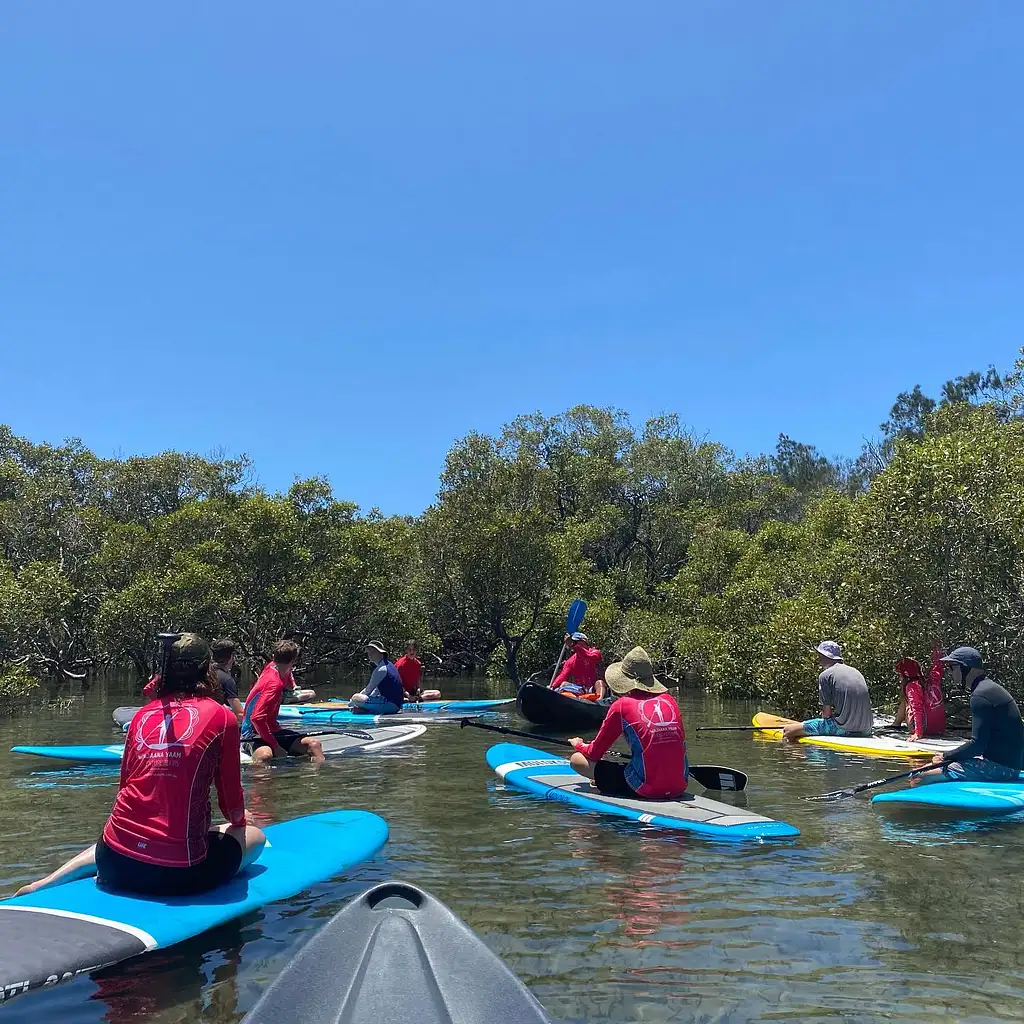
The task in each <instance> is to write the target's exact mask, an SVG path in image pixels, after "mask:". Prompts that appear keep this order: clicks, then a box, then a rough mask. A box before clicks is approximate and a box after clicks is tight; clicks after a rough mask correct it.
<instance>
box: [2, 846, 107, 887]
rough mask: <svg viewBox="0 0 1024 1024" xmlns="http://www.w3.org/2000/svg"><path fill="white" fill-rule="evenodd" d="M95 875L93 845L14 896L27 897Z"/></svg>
mask: <svg viewBox="0 0 1024 1024" xmlns="http://www.w3.org/2000/svg"><path fill="white" fill-rule="evenodd" d="M95 874H96V845H95V843H94V844H93V845H92V846H90V847H88V848H87V849H85V850H83V851H82V852H81V853H76V854H75V856H74V857H72V858H71V860H69V861H68V862H67V863H66V864H62V865H61V866H60V867H59V868H57V870H56V871H53V872H51V873H50V874H49V875H47V876H46V877H45V878H40V879H39V880H38V881H37V882H29V884H28V885H23V886H22V887H21V888H20V889H19V890H18V891H17V892H16V893H15V894H14V895H15V896H27V895H28V894H29V893H30V892H38V890H40V889H48V888H49V887H50V886H52V885H62V884H63V883H64V882H73V881H74V880H75V879H76V878H88V877H89V876H90V875H95Z"/></svg>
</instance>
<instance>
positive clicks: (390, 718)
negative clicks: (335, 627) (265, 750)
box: [113, 704, 493, 729]
mask: <svg viewBox="0 0 1024 1024" xmlns="http://www.w3.org/2000/svg"><path fill="white" fill-rule="evenodd" d="M138 710H139V709H138V708H116V709H115V711H114V714H113V718H114V721H115V722H116V723H117V724H118V725H119V726H121V728H122V729H124V728H126V727H127V726H128V724H129V723H130V722H131V720H132V718H134V717H135V712H136V711H138ZM492 713H493V712H481V711H469V712H461V713H459V714H456V713H449V712H444V711H424V712H418V711H416V712H410V711H399V712H398V713H397V714H394V715H363V714H360V713H359V712H358V711H349V710H348V709H347V708H342V709H341V710H338V711H331V710H329V709H326V708H309V709H306V707H305V705H303V704H286V705H283V706H282V707H281V710H280V712H279V713H278V716H277V717H278V719H279V720H280V721H281V722H288V723H289V726H288V727H289V728H293V727H294V724H295V723H296V722H300V721H301V722H302V724H303V725H308V726H309V727H310V728H314V727H315V726H318V725H345V726H353V725H361V726H368V725H395V724H396V723H399V722H400V723H401V724H402V725H427V724H430V723H432V722H461V721H462V719H463V718H479V717H480V715H481V714H492Z"/></svg>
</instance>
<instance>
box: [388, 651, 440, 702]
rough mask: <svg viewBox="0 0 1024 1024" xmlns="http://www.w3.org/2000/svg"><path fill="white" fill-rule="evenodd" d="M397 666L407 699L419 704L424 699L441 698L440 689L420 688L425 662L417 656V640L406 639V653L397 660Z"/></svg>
mask: <svg viewBox="0 0 1024 1024" xmlns="http://www.w3.org/2000/svg"><path fill="white" fill-rule="evenodd" d="M395 668H396V669H398V676H399V678H400V679H401V680H402V689H403V690H404V691H405V700H411V701H414V702H415V703H416V704H419V703H420V702H421V701H424V700H439V699H440V697H441V691H440V690H422V689H420V680H422V678H423V663H422V662H421V661H420V659H419V658H417V657H416V641H415V640H406V642H405V654H403V655H402V656H401V657H400V658H399V659H398V661H396V662H395Z"/></svg>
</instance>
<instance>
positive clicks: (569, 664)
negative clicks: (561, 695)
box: [551, 654, 576, 690]
mask: <svg viewBox="0 0 1024 1024" xmlns="http://www.w3.org/2000/svg"><path fill="white" fill-rule="evenodd" d="M575 667H576V655H575V654H570V655H569V657H568V658H566V659H565V661H563V662H562V669H561V671H560V672H559V673H558V675H557V676H555V678H554V679H552V680H551V689H552V690H557V689H558V687H560V686H561V685H562V683H564V682H567V681H568V679H569V677H570V676H571V675H572V670H573V669H574V668H575Z"/></svg>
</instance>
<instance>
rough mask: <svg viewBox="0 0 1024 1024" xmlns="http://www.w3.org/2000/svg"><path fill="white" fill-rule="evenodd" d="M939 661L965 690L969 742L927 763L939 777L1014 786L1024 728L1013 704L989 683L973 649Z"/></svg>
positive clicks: (1023, 758)
mask: <svg viewBox="0 0 1024 1024" xmlns="http://www.w3.org/2000/svg"><path fill="white" fill-rule="evenodd" d="M941 660H942V661H943V662H944V663H945V664H946V665H948V666H949V671H950V676H951V677H952V680H953V685H954V686H962V687H963V688H964V689H966V690H969V691H970V694H971V738H970V739H969V740H968V741H967V742H966V743H964V744H963V745H962V746H959V747H957V748H956V749H955V750H951V751H949V753H946V754H936V755H935V757H934V758H933V759H932V760H933V762H934V763H935V764H942V773H943V774H944V775H945V776H946V778H948V779H952V780H954V781H955V782H962V781H976V780H985V781H988V782H1011V781H1015V780H1016V779H1017V777H1018V775H1019V774H1020V771H1021V768H1022V767H1024V723H1022V722H1021V717H1020V710H1019V709H1018V707H1017V702H1016V701H1015V700H1014V699H1013V697H1011V696H1010V694H1009V693H1008V692H1007V691H1006V690H1005V689H1003V687H1001V686H1000V685H999V684H998V683H997V682H996V681H995V680H993V679H989V677H988V675H987V674H986V673H985V666H984V664H983V662H982V660H981V654H979V653H978V651H977V650H975V648H973V647H957V648H956V650H954V651H950V653H949V654H947V655H946V656H945V657H944V658H942V659H941ZM943 762H945V763H943Z"/></svg>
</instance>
